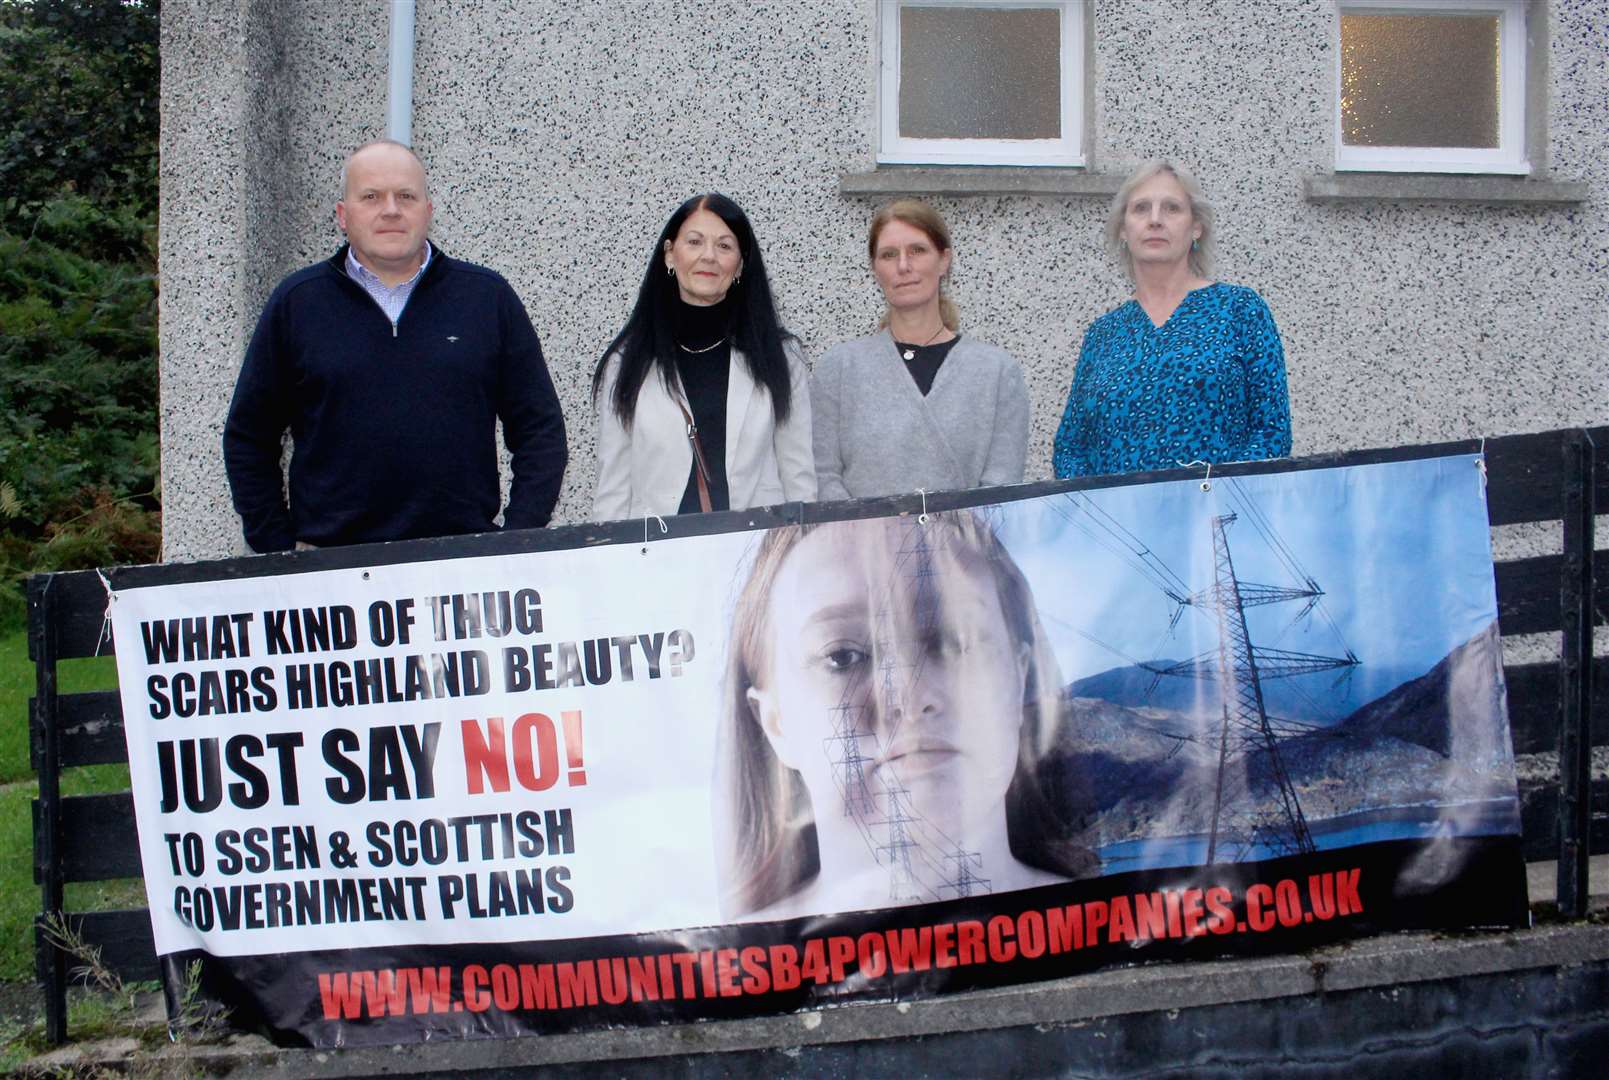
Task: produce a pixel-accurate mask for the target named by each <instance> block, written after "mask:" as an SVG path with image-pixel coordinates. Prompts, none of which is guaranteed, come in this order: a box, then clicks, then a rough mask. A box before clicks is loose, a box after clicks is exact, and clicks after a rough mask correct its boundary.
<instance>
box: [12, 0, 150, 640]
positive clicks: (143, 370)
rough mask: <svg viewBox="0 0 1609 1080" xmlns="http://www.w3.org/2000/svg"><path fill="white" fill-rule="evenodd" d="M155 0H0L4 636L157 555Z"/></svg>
mask: <svg viewBox="0 0 1609 1080" xmlns="http://www.w3.org/2000/svg"><path fill="white" fill-rule="evenodd" d="M159 24H160V18H159V4H158V2H157V0H0V633H3V632H5V631H6V630H10V629H15V628H16V627H18V626H20V625H21V623H22V617H23V602H22V596H21V591H20V589H19V585H20V582H21V579H22V577H23V576H24V575H25V574H27V573H30V572H35V571H48V570H73V569H84V568H88V567H92V566H104V565H109V564H112V563H125V562H151V561H154V560H155V559H156V558H157V556H158V549H159V537H160V532H161V528H160V504H159V493H158V490H157V475H158V468H157V454H158V442H157V360H156V358H157V347H156V289H157V281H156V273H155V265H156V259H155V252H154V248H153V238H154V236H155V232H156V207H157V172H156V163H157V106H158V79H159V71H160V67H159V60H158V36H159V35H158V30H159Z"/></svg>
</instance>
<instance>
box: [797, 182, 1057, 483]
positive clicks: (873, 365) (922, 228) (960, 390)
mask: <svg viewBox="0 0 1609 1080" xmlns="http://www.w3.org/2000/svg"><path fill="white" fill-rule="evenodd" d="M866 248H867V252H868V254H869V255H870V257H871V264H872V273H873V274H874V275H876V277H877V283H878V284H879V285H880V286H882V289H883V296H884V297H885V298H886V299H887V301H888V308H887V312H886V314H885V315H884V316H883V322H882V325H881V327H880V328H879V329H878V332H877V333H875V334H873V335H871V336H870V337H864V338H859V339H857V340H855V341H848V342H845V343H844V344H842V345H839V346H837V347H835V348H833V349H832V350H830V351H829V352H828V353H827V354H826V355H825V356H823V357H822V358H821V360H820V361H819V362H818V363H817V364H816V370H815V374H814V376H813V377H812V379H811V381H810V407H811V413H812V420H813V423H814V427H815V451H816V479H817V483H818V486H819V488H820V498H821V499H823V500H827V499H849V498H860V497H862V496H868V495H895V494H901V493H909V492H912V491H916V490H917V489H918V488H920V489H923V490H926V491H944V490H953V489H957V488H974V487H990V486H993V485H996V484H1015V483H1017V482H1019V481H1021V480H1022V472H1023V464H1024V462H1025V461H1026V459H1027V455H1028V408H1029V405H1028V387H1027V384H1026V383H1025V382H1024V381H1023V377H1022V369H1021V368H1019V367H1018V366H1017V362H1016V361H1015V360H1013V359H1012V358H1011V354H1009V353H1007V352H1006V351H1005V350H1004V349H1000V348H997V347H995V346H993V345H989V344H986V343H984V342H981V341H975V340H973V339H972V338H970V337H965V338H963V337H962V335H961V334H960V332H959V325H960V320H959V318H958V317H957V314H956V310H955V305H954V304H953V303H951V302H950V298H949V297H948V296H946V295H944V289H943V284H944V278H945V275H946V274H948V273H949V270H950V259H951V255H952V252H951V249H950V231H949V229H948V227H946V226H945V224H944V219H943V218H942V217H940V216H939V213H938V211H937V210H934V209H933V208H932V207H931V206H929V205H927V204H926V203H924V202H921V201H920V200H917V199H899V200H897V201H895V202H892V203H889V204H888V205H887V206H885V207H883V208H882V209H881V210H879V211H878V212H877V214H876V216H875V217H873V218H872V223H871V229H870V230H869V232H868V235H867V241H866Z"/></svg>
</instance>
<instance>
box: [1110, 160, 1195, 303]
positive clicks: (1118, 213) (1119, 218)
mask: <svg viewBox="0 0 1609 1080" xmlns="http://www.w3.org/2000/svg"><path fill="white" fill-rule="evenodd" d="M1162 173H1167V174H1168V175H1169V176H1171V177H1173V178H1174V179H1175V180H1177V181H1178V182H1179V186H1180V187H1182V188H1183V189H1184V196H1185V198H1186V199H1188V200H1190V216H1191V218H1193V219H1194V220H1195V223H1196V224H1197V225H1200V226H1201V236H1200V237H1198V238H1197V239H1196V242H1195V243H1194V244H1193V245H1191V248H1190V272H1191V273H1193V274H1195V275H1196V276H1197V277H1201V278H1210V277H1212V249H1213V240H1214V237H1215V235H1216V223H1217V218H1218V215H1217V211H1215V210H1214V209H1213V206H1212V203H1211V202H1209V201H1208V199H1207V196H1206V195H1204V194H1202V191H1201V185H1200V184H1199V183H1197V182H1196V178H1195V177H1194V176H1191V175H1190V172H1189V170H1187V169H1184V168H1182V167H1181V166H1178V165H1175V164H1173V162H1171V161H1164V160H1163V159H1161V158H1153V159H1152V160H1150V161H1147V162H1146V163H1145V164H1144V165H1141V166H1140V167H1139V168H1138V169H1135V170H1134V171H1133V172H1132V173H1130V174H1129V178H1128V179H1127V180H1125V181H1123V186H1122V187H1120V188H1118V189H1117V194H1116V195H1113V196H1112V205H1111V207H1110V208H1109V209H1108V210H1107V213H1106V250H1107V252H1108V253H1109V254H1110V255H1111V256H1112V258H1114V259H1116V260H1117V261H1118V262H1120V263H1122V265H1123V269H1124V270H1126V271H1128V275H1129V277H1130V278H1131V279H1132V278H1133V277H1134V256H1133V255H1132V254H1130V252H1129V250H1128V248H1127V247H1125V246H1124V245H1123V218H1124V216H1125V215H1126V214H1127V213H1128V209H1129V199H1130V198H1132V197H1133V196H1134V189H1135V188H1137V187H1139V186H1140V185H1141V184H1143V183H1145V182H1146V181H1147V180H1149V179H1151V177H1153V176H1159V175H1161V174H1162Z"/></svg>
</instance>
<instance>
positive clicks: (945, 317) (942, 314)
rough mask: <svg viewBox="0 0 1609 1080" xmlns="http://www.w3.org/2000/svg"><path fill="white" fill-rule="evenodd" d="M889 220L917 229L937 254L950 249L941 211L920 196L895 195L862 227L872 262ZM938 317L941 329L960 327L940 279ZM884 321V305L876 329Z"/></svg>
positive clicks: (947, 227) (880, 327)
mask: <svg viewBox="0 0 1609 1080" xmlns="http://www.w3.org/2000/svg"><path fill="white" fill-rule="evenodd" d="M891 221H901V222H904V223H905V224H906V225H909V226H910V227H911V228H913V229H920V230H921V231H922V232H924V233H926V234H927V238H928V239H929V240H931V241H933V246H934V247H936V248H938V249H939V252H940V253H941V254H942V253H943V252H946V251H949V250H950V227H949V226H948V225H946V224H945V223H944V217H943V215H941V214H940V213H939V212H938V211H937V210H935V209H933V208H932V207H931V206H929V205H928V204H927V203H925V202H923V201H922V200H921V199H895V200H894V201H893V202H891V203H889V204H887V205H886V206H884V207H883V208H882V209H881V210H878V211H877V213H875V214H873V215H872V223H871V227H870V228H869V229H867V230H866V257H867V258H868V259H870V260H871V261H872V262H874V263H875V262H876V261H877V237H878V235H879V234H880V233H881V232H882V231H883V229H884V228H885V227H886V226H887V225H888V223H889V222H891ZM939 318H940V319H941V320H942V321H943V323H944V327H945V329H947V330H950V331H955V330H959V329H961V313H960V312H959V311H957V310H956V307H955V301H953V300H951V299H950V294H949V293H948V292H946V291H945V288H944V282H943V281H940V282H939ZM887 325H888V309H887V308H884V309H883V318H882V321H881V322H879V323H878V324H877V329H879V330H881V329H883V328H884V327H886V326H887Z"/></svg>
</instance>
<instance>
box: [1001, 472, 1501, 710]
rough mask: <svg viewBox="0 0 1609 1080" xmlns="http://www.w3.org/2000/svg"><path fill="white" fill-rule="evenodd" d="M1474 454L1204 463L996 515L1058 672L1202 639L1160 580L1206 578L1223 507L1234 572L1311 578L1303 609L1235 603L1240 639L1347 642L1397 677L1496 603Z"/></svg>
mask: <svg viewBox="0 0 1609 1080" xmlns="http://www.w3.org/2000/svg"><path fill="white" fill-rule="evenodd" d="M1477 461H1478V459H1477V458H1476V457H1474V456H1460V457H1448V458H1436V459H1429V460H1421V461H1409V462H1393V463H1387V464H1379V465H1364V466H1353V467H1349V468H1343V469H1325V470H1314V471H1305V472H1296V473H1283V474H1273V475H1261V476H1245V477H1237V478H1233V479H1229V478H1223V479H1214V480H1213V481H1212V490H1211V491H1210V492H1205V493H1204V492H1202V491H1201V482H1200V481H1199V480H1190V481H1180V482H1178V483H1168V484H1146V485H1136V486H1131V487H1119V488H1108V489H1104V490H1100V491H1092V492H1087V493H1085V492H1080V493H1074V495H1072V496H1070V497H1055V498H1047V499H1034V500H1027V501H1024V502H1019V503H1008V504H1005V505H1003V506H1001V507H999V508H997V511H996V513H997V515H998V516H997V518H996V525H997V528H998V530H999V533H1000V536H1001V539H1002V540H1003V541H1004V543H1005V544H1006V546H1007V548H1009V549H1010V551H1011V552H1012V554H1013V556H1014V557H1015V558H1016V559H1017V562H1018V563H1019V565H1021V567H1022V569H1023V571H1024V573H1026V574H1027V576H1028V579H1029V582H1030V583H1031V585H1032V586H1033V590H1034V596H1035V599H1036V601H1037V603H1038V606H1039V610H1040V615H1041V618H1042V620H1043V622H1044V624H1045V628H1046V631H1047V633H1048V634H1049V635H1050V637H1051V639H1052V642H1053V644H1054V646H1055V649H1056V655H1057V660H1058V661H1059V663H1060V665H1061V669H1062V671H1061V674H1062V679H1063V682H1064V683H1071V682H1074V681H1076V680H1078V679H1081V678H1086V677H1088V676H1091V675H1095V674H1098V673H1100V672H1103V671H1107V670H1109V669H1111V668H1115V667H1122V666H1125V665H1128V664H1130V663H1131V662H1133V661H1151V660H1157V659H1163V658H1167V659H1184V658H1187V657H1190V656H1195V655H1199V654H1202V653H1205V652H1207V651H1209V650H1211V649H1215V648H1216V644H1217V628H1216V624H1215V622H1214V621H1213V620H1212V618H1211V617H1210V609H1202V610H1200V611H1186V612H1185V613H1184V614H1183V616H1182V617H1181V618H1180V619H1179V621H1178V623H1177V626H1176V627H1175V628H1174V629H1173V630H1172V631H1171V633H1170V631H1169V621H1170V619H1172V617H1173V615H1174V612H1175V611H1176V609H1177V608H1176V605H1175V604H1174V602H1173V601H1172V600H1171V599H1169V597H1168V595H1167V593H1166V592H1165V591H1164V586H1170V585H1171V587H1173V588H1174V590H1175V591H1176V592H1185V591H1190V592H1193V591H1196V590H1201V589H1205V588H1207V587H1209V586H1210V585H1211V584H1212V581H1213V569H1214V564H1213V552H1212V526H1211V519H1212V517H1213V516H1214V515H1219V514H1227V513H1230V512H1234V513H1236V514H1237V515H1238V520H1237V521H1236V522H1235V523H1234V524H1233V525H1231V526H1230V527H1229V529H1228V532H1227V535H1228V538H1229V545H1230V551H1231V554H1232V557H1233V560H1234V565H1235V575H1236V577H1237V578H1238V579H1239V580H1241V581H1243V582H1246V581H1250V582H1256V583H1259V584H1266V585H1275V586H1284V587H1299V586H1301V584H1302V581H1301V579H1300V577H1299V576H1298V575H1299V574H1305V575H1307V576H1310V577H1311V578H1312V579H1313V580H1314V581H1315V582H1317V584H1318V586H1319V587H1320V588H1321V589H1323V590H1324V593H1325V595H1324V597H1323V599H1322V601H1321V603H1320V605H1319V607H1318V609H1316V610H1314V611H1313V612H1311V613H1310V614H1309V615H1308V616H1307V617H1306V618H1300V619H1298V618H1297V616H1298V613H1299V612H1301V611H1302V609H1303V607H1304V603H1303V602H1302V601H1286V602H1282V603H1275V604H1268V605H1264V606H1260V607H1256V608H1252V609H1249V610H1248V614H1247V624H1248V627H1249V629H1250V632H1251V635H1252V638H1253V641H1254V642H1255V643H1256V644H1258V645H1260V646H1263V647H1274V648H1279V649H1286V650H1291V651H1295V652H1303V653H1314V654H1321V655H1327V656H1342V655H1345V652H1346V650H1347V649H1348V648H1350V649H1351V650H1352V651H1353V652H1354V653H1355V654H1356V655H1357V657H1358V658H1359V659H1360V660H1361V661H1363V664H1364V665H1365V666H1366V667H1368V668H1371V669H1373V670H1374V671H1376V672H1380V671H1386V670H1389V671H1393V672H1395V671H1401V672H1404V673H1406V674H1405V676H1404V677H1413V676H1414V675H1416V674H1422V673H1423V672H1424V671H1426V670H1428V669H1429V668H1430V667H1432V666H1433V665H1434V664H1435V663H1436V662H1437V661H1439V660H1440V659H1441V658H1442V657H1443V656H1445V655H1446V654H1447V653H1448V652H1449V651H1450V650H1452V649H1453V648H1455V647H1456V646H1458V645H1460V644H1462V643H1463V642H1465V641H1467V640H1468V639H1469V638H1470V637H1472V636H1474V635H1475V634H1476V633H1478V632H1479V631H1480V630H1482V629H1483V628H1484V627H1485V626H1486V625H1487V624H1488V623H1489V622H1490V621H1491V620H1492V619H1493V618H1495V617H1496V602H1495V598H1494V593H1493V586H1492V569H1491V547H1490V539H1489V534H1488V531H1487V525H1486V503H1485V497H1484V490H1483V487H1482V480H1481V474H1480V471H1479V469H1478V467H1477ZM1254 517H1255V518H1258V519H1259V520H1257V521H1255V522H1254V520H1253V519H1254ZM1259 525H1261V526H1262V527H1261V528H1259ZM1281 549H1283V550H1282V551H1281ZM1282 555H1283V556H1284V557H1282ZM1360 670H1361V669H1360ZM1301 678H1302V681H1314V680H1325V679H1330V680H1333V679H1334V678H1335V676H1334V675H1333V673H1332V674H1329V675H1323V674H1320V675H1309V676H1303V677H1301ZM1369 682H1370V683H1374V682H1376V680H1373V679H1371V680H1369Z"/></svg>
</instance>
